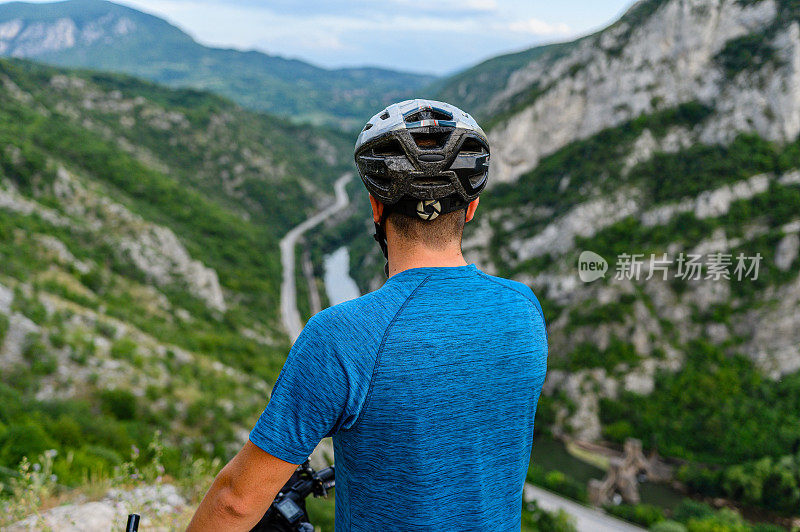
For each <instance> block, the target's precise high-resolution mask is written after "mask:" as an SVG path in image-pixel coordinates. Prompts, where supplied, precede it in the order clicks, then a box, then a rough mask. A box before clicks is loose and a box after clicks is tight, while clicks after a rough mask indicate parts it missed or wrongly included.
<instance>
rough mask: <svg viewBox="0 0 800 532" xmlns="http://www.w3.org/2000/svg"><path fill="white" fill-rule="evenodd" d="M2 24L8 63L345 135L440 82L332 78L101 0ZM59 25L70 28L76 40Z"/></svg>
mask: <svg viewBox="0 0 800 532" xmlns="http://www.w3.org/2000/svg"><path fill="white" fill-rule="evenodd" d="M65 21H70V22H65ZM4 23H7V24H15V26H9V27H14V28H18V31H17V32H15V33H13V34H12V33H10V32H6V36H4V37H0V44H6V46H5V48H6V50H5V52H3V53H4V54H6V55H9V54H11V55H14V56H17V57H30V58H35V59H38V60H41V61H45V62H48V63H52V64H55V65H62V66H70V67H86V68H92V69H97V70H107V71H113V72H124V73H128V74H132V75H135V76H138V77H143V78H146V79H150V80H152V81H156V82H159V83H163V84H166V85H169V86H172V87H193V88H196V89H201V90H209V91H212V92H215V93H217V94H220V95H223V96H226V97H228V98H230V99H232V100H234V101H236V102H238V103H239V104H241V105H244V106H245V107H249V108H251V109H256V110H260V111H268V112H270V113H272V114H276V115H280V116H285V117H289V118H290V119H291V120H292V121H310V122H314V123H327V124H331V125H333V126H335V127H337V128H339V129H358V128H359V127H361V125H362V124H363V122H364V121H366V119H368V118H369V117H370V116H371V115H372V113H374V112H375V109H378V108H380V107H382V106H384V105H387V104H388V103H391V102H393V101H397V100H401V99H404V98H406V97H411V96H412V95H414V94H415V91H417V90H418V89H420V88H422V87H423V86H425V85H426V84H427V83H429V82H430V81H431V80H432V79H433V78H432V77H431V76H426V75H417V74H412V73H405V72H395V71H391V70H385V69H380V68H368V67H365V68H343V69H335V70H328V69H324V68H320V67H316V66H314V65H311V64H308V63H305V62H303V61H299V60H294V59H285V58H282V57H278V56H271V55H267V54H264V53H261V52H257V51H239V50H233V49H221V48H209V47H206V46H203V45H201V44H198V43H197V42H195V41H194V40H193V39H192V38H191V37H190V36H189V35H187V34H186V33H184V32H183V31H181V30H180V29H178V28H176V27H175V26H172V25H170V24H169V23H167V22H166V21H164V20H162V19H159V18H158V17H155V16H152V15H148V14H145V13H142V12H140V11H137V10H134V9H131V8H128V7H124V6H121V5H117V4H113V3H111V2H106V1H103V0H67V1H64V2H56V3H51V4H28V3H22V2H11V3H7V4H2V5H0V25H2V24H4ZM16 24H19V26H16ZM57 24H62V25H63V24H67V25H68V26H69V27H70V28H71V29H70V30H68V31H69V32H71V33H69V34H70V35H72V36H73V37H74V39H73V40H69V39H66V38H65V37H64V34H63V33H62V32H63V31H64V30H63V28H61V29H59V28H58V27H57ZM34 25H38V26H37V27H38V28H39V30H40V31H39V32H37V33H36V36H34V37H27V36H25V35H24V28H29V27H32V26H34ZM8 34H11V35H12V37H11V38H9V37H8V36H7V35H8ZM48 35H49V36H50V39H49V41H48ZM62 39H64V40H62ZM3 48H4V47H2V46H0V49H3Z"/></svg>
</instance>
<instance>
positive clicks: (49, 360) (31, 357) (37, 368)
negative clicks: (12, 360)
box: [22, 333, 58, 375]
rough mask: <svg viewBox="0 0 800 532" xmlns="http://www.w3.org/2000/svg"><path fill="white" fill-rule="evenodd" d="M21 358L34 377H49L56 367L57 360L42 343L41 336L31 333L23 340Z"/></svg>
mask: <svg viewBox="0 0 800 532" xmlns="http://www.w3.org/2000/svg"><path fill="white" fill-rule="evenodd" d="M22 356H23V358H24V359H25V360H27V361H28V362H29V363H30V365H31V371H32V372H33V373H34V374H35V375H50V374H51V373H53V372H54V371H55V370H56V368H57V367H58V360H57V359H56V357H55V356H54V355H53V354H52V353H50V352H49V351H48V349H47V347H46V346H45V345H44V344H43V343H42V340H41V336H40V335H38V334H36V333H31V334H29V335H28V336H27V337H26V338H25V346H24V347H23V349H22Z"/></svg>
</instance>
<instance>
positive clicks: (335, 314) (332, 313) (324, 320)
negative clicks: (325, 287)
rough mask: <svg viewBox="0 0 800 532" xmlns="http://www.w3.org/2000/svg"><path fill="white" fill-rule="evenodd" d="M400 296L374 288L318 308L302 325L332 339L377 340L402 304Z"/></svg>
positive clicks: (348, 340)
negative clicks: (368, 291) (362, 293)
mask: <svg viewBox="0 0 800 532" xmlns="http://www.w3.org/2000/svg"><path fill="white" fill-rule="evenodd" d="M401 296H402V294H394V293H390V291H388V290H384V289H383V288H381V289H378V290H375V291H374V292H370V293H368V294H364V295H363V296H360V297H357V298H354V299H350V300H348V301H343V302H342V303H338V304H336V305H333V306H330V307H328V308H326V309H324V310H321V311H320V312H318V313H316V314H315V315H314V316H312V317H311V319H310V320H309V321H308V323H307V324H306V328H307V329H309V332H312V333H314V334H316V335H320V336H324V337H326V338H328V339H329V340H332V341H336V340H339V341H341V342H345V343H352V342H359V343H361V344H362V345H364V344H369V343H370V342H376V341H377V342H379V341H380V337H381V335H382V334H383V331H384V330H385V329H386V327H387V326H388V324H389V322H390V321H391V319H392V317H393V316H394V313H395V312H396V309H397V308H399V307H400V305H401V304H402V301H401V300H400V297H401Z"/></svg>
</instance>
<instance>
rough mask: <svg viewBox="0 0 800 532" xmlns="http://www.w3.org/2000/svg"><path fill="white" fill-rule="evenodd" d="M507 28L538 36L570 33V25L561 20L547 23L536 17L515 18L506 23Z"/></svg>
mask: <svg viewBox="0 0 800 532" xmlns="http://www.w3.org/2000/svg"><path fill="white" fill-rule="evenodd" d="M508 29H509V30H511V31H513V32H516V33H528V34H530V35H539V36H551V35H569V34H570V33H572V31H571V30H570V27H569V26H567V25H566V24H564V23H563V22H559V23H556V24H549V23H547V22H543V21H541V20H539V19H537V18H529V19H525V20H515V21H513V22H511V23H510V24H509V25H508Z"/></svg>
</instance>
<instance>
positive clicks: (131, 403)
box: [99, 390, 138, 420]
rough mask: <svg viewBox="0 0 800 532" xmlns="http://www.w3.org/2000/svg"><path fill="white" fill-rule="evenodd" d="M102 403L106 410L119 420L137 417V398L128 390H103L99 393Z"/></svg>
mask: <svg viewBox="0 0 800 532" xmlns="http://www.w3.org/2000/svg"><path fill="white" fill-rule="evenodd" d="M99 399H100V405H101V407H102V409H103V411H104V412H106V413H108V414H111V415H112V416H114V417H115V418H117V419H119V420H131V419H135V418H136V414H137V410H138V409H137V399H136V396H135V395H133V394H132V393H131V392H130V391H128V390H103V391H101V392H100V393H99Z"/></svg>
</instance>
